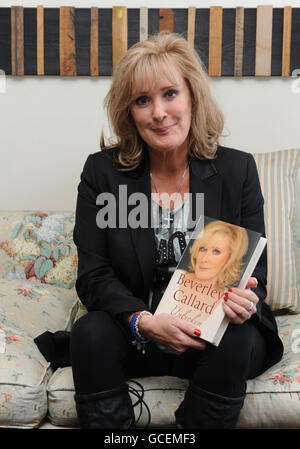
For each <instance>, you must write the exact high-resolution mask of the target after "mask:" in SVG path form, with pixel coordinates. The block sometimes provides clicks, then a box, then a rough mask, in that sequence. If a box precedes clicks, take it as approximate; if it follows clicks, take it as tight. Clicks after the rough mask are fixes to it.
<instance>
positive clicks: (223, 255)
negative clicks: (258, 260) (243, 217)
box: [174, 220, 248, 325]
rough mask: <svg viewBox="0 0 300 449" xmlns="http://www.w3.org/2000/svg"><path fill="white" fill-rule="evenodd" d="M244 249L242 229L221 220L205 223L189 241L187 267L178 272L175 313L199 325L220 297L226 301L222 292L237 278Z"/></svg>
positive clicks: (246, 243)
mask: <svg viewBox="0 0 300 449" xmlns="http://www.w3.org/2000/svg"><path fill="white" fill-rule="evenodd" d="M247 250H248V234H247V230H246V229H244V228H242V227H240V226H235V225H232V224H231V223H225V222H223V221H221V220H214V221H210V222H209V223H208V224H206V225H205V226H204V228H203V230H202V231H201V232H200V233H199V235H198V236H196V238H195V239H193V241H192V245H191V248H190V251H189V256H190V257H189V266H188V267H187V269H188V270H187V271H182V272H180V275H179V279H178V282H177V284H178V289H176V291H175V293H174V299H175V300H176V302H177V308H178V313H179V314H180V315H181V316H184V317H185V319H186V320H189V321H191V322H195V323H197V324H198V325H199V324H201V323H202V322H203V321H204V320H205V319H206V318H207V317H209V316H210V315H211V314H212V312H213V311H214V310H215V309H216V307H217V306H218V305H219V304H220V302H221V301H222V299H224V300H225V301H227V296H228V295H226V292H228V289H229V288H230V287H233V286H235V285H236V283H237V282H238V281H239V280H240V277H241V273H242V269H243V266H244V256H245V254H246V253H247ZM182 268H183V267H182ZM189 318H190V319H189Z"/></svg>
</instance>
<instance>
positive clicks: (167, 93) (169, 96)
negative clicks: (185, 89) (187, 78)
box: [166, 89, 178, 98]
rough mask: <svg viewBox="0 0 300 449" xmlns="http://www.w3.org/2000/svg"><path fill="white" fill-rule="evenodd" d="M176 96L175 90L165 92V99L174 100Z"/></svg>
mask: <svg viewBox="0 0 300 449" xmlns="http://www.w3.org/2000/svg"><path fill="white" fill-rule="evenodd" d="M177 94H178V91H177V90H175V89H170V90H168V91H167V92H166V97H168V98H175V97H176V96H177Z"/></svg>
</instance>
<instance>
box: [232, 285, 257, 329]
mask: <svg viewBox="0 0 300 449" xmlns="http://www.w3.org/2000/svg"><path fill="white" fill-rule="evenodd" d="M256 286H257V279H256V278H254V277H251V278H249V281H248V283H247V285H246V288H234V287H232V288H231V289H229V290H228V293H227V294H225V297H224V303H223V306H224V312H225V313H226V315H227V316H228V318H229V321H230V322H231V323H235V324H242V323H244V321H246V320H249V319H250V318H251V316H252V315H253V314H254V313H256V305H257V303H258V301H259V300H258V297H257V295H256V294H255V293H254V292H253V291H252V290H251V289H252V288H255V287H256Z"/></svg>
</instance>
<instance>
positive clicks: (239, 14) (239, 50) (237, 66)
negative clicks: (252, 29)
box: [234, 7, 244, 76]
mask: <svg viewBox="0 0 300 449" xmlns="http://www.w3.org/2000/svg"><path fill="white" fill-rule="evenodd" d="M243 49H244V8H242V7H237V8H236V10H235V47H234V76H242V75H243Z"/></svg>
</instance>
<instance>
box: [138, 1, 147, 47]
mask: <svg viewBox="0 0 300 449" xmlns="http://www.w3.org/2000/svg"><path fill="white" fill-rule="evenodd" d="M146 39H148V8H147V7H146V6H142V7H141V8H140V41H141V42H142V41H144V40H146Z"/></svg>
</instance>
